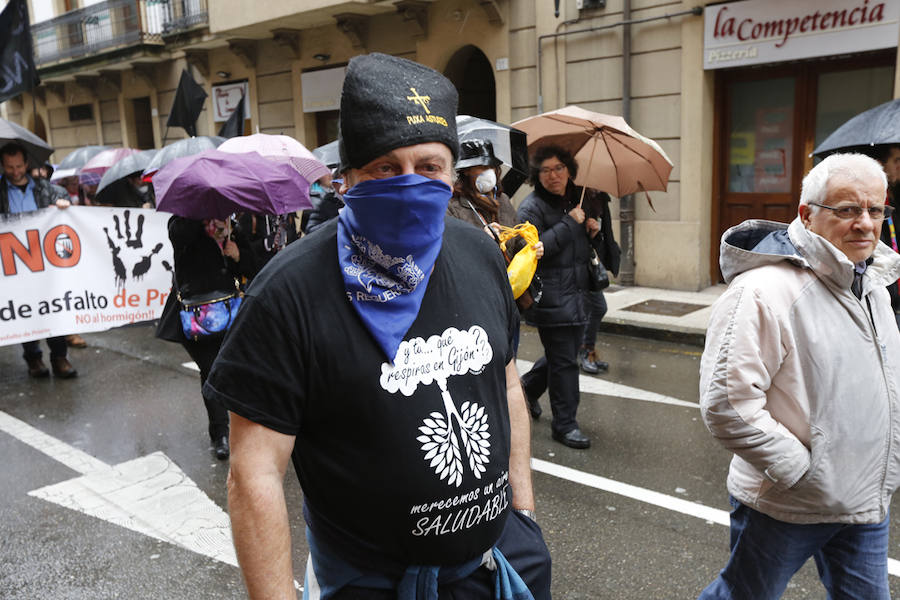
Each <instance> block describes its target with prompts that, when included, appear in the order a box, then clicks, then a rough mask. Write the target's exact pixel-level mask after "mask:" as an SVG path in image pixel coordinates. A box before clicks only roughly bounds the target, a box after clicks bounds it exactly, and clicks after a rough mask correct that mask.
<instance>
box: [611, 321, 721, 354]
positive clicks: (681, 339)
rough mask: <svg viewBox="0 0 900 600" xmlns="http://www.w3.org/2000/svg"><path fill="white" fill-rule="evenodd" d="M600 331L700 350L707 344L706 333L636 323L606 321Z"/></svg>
mask: <svg viewBox="0 0 900 600" xmlns="http://www.w3.org/2000/svg"><path fill="white" fill-rule="evenodd" d="M600 331H601V332H602V333H611V334H614V335H626V336H630V337H639V338H645V339H650V340H659V341H663V342H674V343H677V344H690V345H692V346H698V347H700V348H703V346H704V345H705V344H706V334H705V333H699V332H695V331H677V330H673V329H660V328H658V327H645V326H643V325H635V324H634V323H625V322H615V321H605V320H604V321H602V322H601V323H600Z"/></svg>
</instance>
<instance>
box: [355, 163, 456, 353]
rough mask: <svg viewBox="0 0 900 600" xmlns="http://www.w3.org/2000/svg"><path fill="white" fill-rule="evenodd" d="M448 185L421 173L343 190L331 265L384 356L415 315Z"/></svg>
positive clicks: (439, 236)
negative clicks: (338, 270) (335, 261)
mask: <svg viewBox="0 0 900 600" xmlns="http://www.w3.org/2000/svg"><path fill="white" fill-rule="evenodd" d="M451 194H452V191H451V190H450V188H449V186H447V184H446V183H444V182H442V181H439V180H437V179H429V178H427V177H423V176H421V175H416V174H411V175H400V176H397V177H389V178H387V179H372V180H369V181H363V182H362V183H359V184H357V185H355V186H353V187H352V188H351V189H350V190H349V191H348V192H347V193H346V194H344V205H345V207H344V210H343V211H341V213H340V215H339V216H338V226H337V244H338V263H339V265H340V268H341V276H342V277H343V279H344V289H345V290H346V291H347V298H348V299H349V300H350V302H351V304H352V305H353V308H354V310H356V313H357V314H358V315H359V317H360V319H361V320H362V322H363V325H364V326H365V327H366V329H368V330H369V333H371V334H372V336H373V337H374V338H375V341H376V342H377V343H378V345H379V346H380V347H381V349H382V350H383V351H384V353H385V356H387V359H388V360H389V361H391V362H393V359H394V357H395V356H396V354H397V348H399V346H400V342H402V341H403V338H404V337H405V336H406V332H407V331H409V328H410V327H411V326H412V324H413V322H414V321H415V320H416V317H417V316H418V314H419V308H420V307H421V305H422V299H423V298H424V296H425V289H426V288H427V287H428V280H429V278H430V277H431V272H432V270H433V268H434V263H435V261H436V260H437V256H438V254H439V253H440V250H441V240H442V236H443V234H444V214H445V213H446V212H447V203H448V201H449V200H450V196H451Z"/></svg>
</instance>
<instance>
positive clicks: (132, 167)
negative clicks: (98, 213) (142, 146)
mask: <svg viewBox="0 0 900 600" xmlns="http://www.w3.org/2000/svg"><path fill="white" fill-rule="evenodd" d="M157 152H158V150H142V151H141V152H135V153H134V154H129V155H128V156H126V157H125V158H123V159H122V160H120V161H119V162H117V163H115V164H114V165H113V166H111V167H110V168H109V169H107V170H106V172H105V173H104V174H103V177H101V178H100V183H99V184H98V185H97V196H99V195H100V192H102V191H103V190H104V189H106V188H107V187H108V186H109V185H111V184H113V183H115V182H116V181H118V180H120V179H124V178H126V177H128V176H129V175H134V174H135V173H143V171H144V169H146V168H147V165H149V164H150V161H151V160H153V157H154V156H156V153H157Z"/></svg>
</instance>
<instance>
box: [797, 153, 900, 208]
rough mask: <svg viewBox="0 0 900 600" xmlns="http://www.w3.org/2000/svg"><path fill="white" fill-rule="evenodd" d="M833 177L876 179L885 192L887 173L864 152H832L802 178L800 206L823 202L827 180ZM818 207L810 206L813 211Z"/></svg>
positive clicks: (858, 179)
mask: <svg viewBox="0 0 900 600" xmlns="http://www.w3.org/2000/svg"><path fill="white" fill-rule="evenodd" d="M835 177H844V178H846V179H848V180H850V181H865V180H870V179H877V180H879V181H880V182H881V186H882V188H883V189H884V191H885V194H887V175H885V174H884V168H882V166H881V164H880V163H879V162H878V161H877V160H875V159H874V158H869V157H868V156H866V155H864V154H855V153H848V154H832V155H831V156H829V157H827V158H826V159H825V160H823V161H822V162H820V163H819V164H817V165H816V166H815V167H813V168H812V169H810V171H809V173H807V174H806V176H805V177H804V178H803V185H802V187H801V190H800V206H804V205H808V204H809V203H810V202H813V203H816V204H824V202H825V195H826V193H827V192H828V182H829V181H830V180H831V179H833V178H835ZM818 208H819V207H818V206H812V207H810V209H811V210H813V211H816V210H818Z"/></svg>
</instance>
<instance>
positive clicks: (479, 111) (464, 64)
mask: <svg viewBox="0 0 900 600" xmlns="http://www.w3.org/2000/svg"><path fill="white" fill-rule="evenodd" d="M444 75H445V76H446V77H447V79H449V80H450V81H451V82H453V85H454V86H456V89H457V91H459V110H458V111H457V112H458V113H459V114H461V115H471V116H473V117H481V118H482V119H490V120H491V121H496V120H497V89H496V84H495V82H494V69H493V68H492V67H491V61H489V60H488V59H487V56H485V55H484V52H482V51H481V50H479V49H478V48H477V47H475V46H472V45H469V46H463V47H462V48H460V49H459V50H457V51H456V52H455V53H454V54H453V56H452V57H450V61H449V62H448V63H447V67H446V68H445V69H444Z"/></svg>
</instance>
